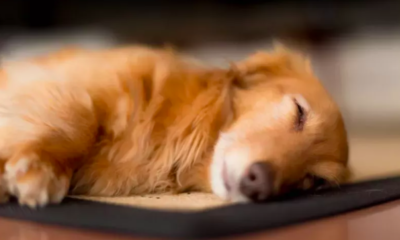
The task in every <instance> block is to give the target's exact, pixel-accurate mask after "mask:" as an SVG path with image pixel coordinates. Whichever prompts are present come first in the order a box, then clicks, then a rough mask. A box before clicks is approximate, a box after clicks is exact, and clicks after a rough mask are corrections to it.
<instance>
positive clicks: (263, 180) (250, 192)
mask: <svg viewBox="0 0 400 240" xmlns="http://www.w3.org/2000/svg"><path fill="white" fill-rule="evenodd" d="M273 181H274V172H273V167H272V166H271V164H270V163H268V162H256V163H253V164H252V165H250V167H249V169H248V171H247V172H246V174H245V175H244V176H243V177H242V179H241V181H240V191H241V192H242V194H244V195H245V196H246V197H248V198H249V199H250V200H252V201H264V200H266V199H267V198H268V197H270V196H271V194H272V191H273Z"/></svg>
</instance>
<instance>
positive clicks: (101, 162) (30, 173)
mask: <svg viewBox="0 0 400 240" xmlns="http://www.w3.org/2000/svg"><path fill="white" fill-rule="evenodd" d="M346 135H347V134H346V130H345V127H344V123H343V120H342V117H341V113H340V111H339V109H338V107H337V105H336V104H335V102H334V101H333V100H332V98H331V97H330V96H329V94H328V93H327V91H326V90H325V89H324V87H323V86H322V84H321V83H320V82H319V80H318V79H317V78H316V77H315V76H314V75H313V72H312V69H311V67H310V63H309V61H308V60H307V58H305V57H303V56H302V55H301V54H299V53H297V52H294V51H291V50H288V49H286V48H284V47H277V48H276V49H275V50H273V51H271V52H258V53H255V54H253V55H250V56H249V57H248V58H246V59H244V60H242V61H238V62H234V63H232V64H231V67H229V68H227V69H224V68H216V67H212V66H207V65H205V64H202V63H199V62H197V61H195V60H192V59H190V58H188V57H185V56H184V55H181V54H178V53H175V52H174V51H172V50H169V49H153V48H150V47H145V46H132V47H121V48H116V49H106V50H85V49H72V48H71V49H66V50H62V51H59V52H55V53H52V54H50V55H45V56H40V57H36V58H32V59H26V60H21V61H17V62H8V63H7V62H6V63H3V65H2V68H1V70H0V163H1V164H0V176H1V180H0V198H1V200H2V201H7V200H8V197H9V196H15V197H16V198H17V199H18V200H19V203H20V204H21V205H28V206H30V207H38V206H45V205H47V204H50V203H59V202H60V201H61V200H62V199H63V198H64V197H65V196H66V195H67V194H75V195H90V196H128V195H136V194H147V193H167V192H168V193H179V192H183V191H204V192H212V193H214V194H216V195H218V196H220V197H221V198H223V199H226V200H227V201H233V202H255V201H264V200H268V199H270V198H272V197H276V196H279V195H281V194H283V193H287V192H290V191H292V190H297V189H312V188H317V187H320V186H321V185H324V184H331V185H336V184H340V183H342V182H343V181H345V179H346V176H347V173H348V167H347V158H348V144H347V136H346Z"/></svg>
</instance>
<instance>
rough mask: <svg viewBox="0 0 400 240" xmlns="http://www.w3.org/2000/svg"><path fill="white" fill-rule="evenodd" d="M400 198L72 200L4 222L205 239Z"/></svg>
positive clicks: (383, 190)
mask: <svg viewBox="0 0 400 240" xmlns="http://www.w3.org/2000/svg"><path fill="white" fill-rule="evenodd" d="M399 198H400V177H394V178H388V179H381V180H374V181H368V182H362V183H357V184H352V185H348V186H343V187H341V188H340V189H338V190H331V191H325V192H321V193H318V194H312V195H306V196H304V195H303V196H299V197H290V198H288V199H285V200H281V201H275V202H269V203H263V204H237V205H231V206H224V207H219V208H215V209H208V210H202V211H196V212H174V211H167V210H166V211H164V210H151V209H144V208H136V207H125V206H118V205H113V204H107V203H99V202H92V201H86V200H78V199H72V198H67V199H65V200H64V201H63V203H62V204H61V205H56V206H48V207H46V208H43V209H39V210H31V209H29V208H27V207H20V206H18V204H17V203H16V202H11V203H8V204H4V205H0V217H5V218H12V219H19V220H27V221H34V222H37V223H44V224H54V225H59V226H64V227H75V228H81V229H88V230H97V231H107V232H111V233H119V234H128V235H132V236H136V237H139V236H142V237H152V238H173V239H177V238H181V239H204V238H218V237H230V236H233V235H237V234H246V233H254V232H260V231H266V230H270V229H274V228H278V227H283V226H288V225H291V224H295V223H300V222H304V221H309V220H314V219H318V218H323V217H328V216H333V215H337V214H341V213H345V212H348V211H353V210H358V209H362V208H366V207H369V206H373V205H377V204H381V203H385V202H388V201H391V200H395V199H399Z"/></svg>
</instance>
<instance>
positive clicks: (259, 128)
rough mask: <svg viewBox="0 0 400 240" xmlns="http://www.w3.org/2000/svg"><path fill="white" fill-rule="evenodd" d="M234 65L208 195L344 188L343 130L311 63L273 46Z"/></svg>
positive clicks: (247, 196) (265, 195)
mask: <svg viewBox="0 0 400 240" xmlns="http://www.w3.org/2000/svg"><path fill="white" fill-rule="evenodd" d="M235 65H236V66H235V69H234V70H233V71H234V72H236V74H235V83H234V88H233V92H232V95H233V104H232V112H233V116H232V118H233V120H232V123H231V124H229V125H228V127H227V128H226V129H224V130H223V132H221V134H220V136H219V139H218V141H217V144H216V146H215V151H214V155H213V160H212V164H211V174H210V177H211V179H210V180H211V186H212V190H213V192H214V193H215V194H217V195H219V196H221V197H223V198H225V199H229V200H232V201H260V200H266V199H269V198H270V197H274V196H277V195H281V194H283V193H286V192H288V191H291V190H295V189H296V190H297V189H304V190H308V189H313V188H315V189H316V188H319V187H322V186H325V185H337V184H340V183H342V182H343V181H344V180H345V179H346V176H347V174H348V169H347V161H348V160H347V159H348V143H347V134H346V130H345V126H344V123H343V120H342V116H341V113H340V111H339V109H338V107H337V105H336V104H335V102H334V101H333V100H332V98H331V97H330V95H329V94H328V93H327V91H326V90H325V89H324V87H323V86H322V84H321V83H320V82H319V80H318V79H317V78H316V77H315V76H314V75H313V73H312V70H311V67H310V64H309V61H308V60H307V59H306V58H303V57H302V56H301V55H299V54H297V53H294V52H292V51H289V50H287V49H285V48H283V47H278V48H277V49H276V50H275V51H274V52H271V53H264V52H259V53H256V54H253V55H251V56H250V57H248V58H247V59H245V60H244V61H241V62H238V63H237V64H235Z"/></svg>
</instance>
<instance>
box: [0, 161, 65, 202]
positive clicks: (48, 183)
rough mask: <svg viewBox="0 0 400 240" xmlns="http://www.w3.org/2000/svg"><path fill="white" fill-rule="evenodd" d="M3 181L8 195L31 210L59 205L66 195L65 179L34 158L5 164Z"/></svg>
mask: <svg viewBox="0 0 400 240" xmlns="http://www.w3.org/2000/svg"><path fill="white" fill-rule="evenodd" d="M4 179H5V181H6V184H7V189H8V191H9V193H10V194H11V195H13V196H15V197H17V198H18V201H19V203H20V204H21V205H27V206H29V207H32V208H36V207H41V206H45V205H47V204H49V203H59V202H60V201H61V200H62V199H63V198H64V196H65V195H66V194H67V191H68V187H69V183H68V180H67V177H65V176H60V175H56V174H55V173H54V170H53V168H52V167H51V166H49V165H48V164H47V163H46V162H44V161H41V160H40V159H39V158H38V157H36V156H31V157H21V158H18V159H14V160H11V161H9V162H7V164H6V166H5V175H4Z"/></svg>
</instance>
